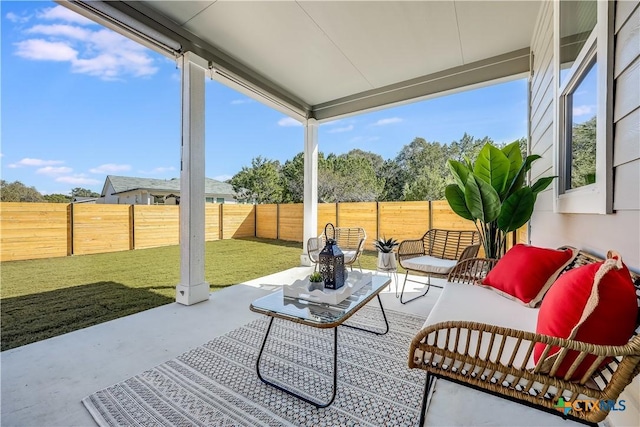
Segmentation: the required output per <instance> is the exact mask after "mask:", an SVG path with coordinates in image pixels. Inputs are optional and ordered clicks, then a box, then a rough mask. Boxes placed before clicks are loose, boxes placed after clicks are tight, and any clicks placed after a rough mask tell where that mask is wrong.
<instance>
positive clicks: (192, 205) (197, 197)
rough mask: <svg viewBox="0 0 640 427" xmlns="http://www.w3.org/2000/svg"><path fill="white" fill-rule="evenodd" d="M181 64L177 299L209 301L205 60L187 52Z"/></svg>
mask: <svg viewBox="0 0 640 427" xmlns="http://www.w3.org/2000/svg"><path fill="white" fill-rule="evenodd" d="M181 66H182V155H181V168H180V284H178V286H177V287H176V302H178V303H180V304H184V305H192V304H195V303H198V302H201V301H208V300H209V283H207V282H205V280H204V252H205V244H204V242H205V240H204V221H205V209H204V194H205V193H204V179H205V174H204V173H205V172H204V157H205V155H204V95H205V92H204V91H205V87H204V79H205V70H206V69H207V68H208V64H207V61H205V60H204V59H202V58H200V57H199V56H197V55H195V54H193V53H191V52H187V53H185V54H184V55H183V56H182V58H181Z"/></svg>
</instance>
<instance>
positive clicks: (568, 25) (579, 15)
mask: <svg viewBox="0 0 640 427" xmlns="http://www.w3.org/2000/svg"><path fill="white" fill-rule="evenodd" d="M612 12H613V11H612V7H611V6H610V5H609V2H598V1H595V0H586V1H561V2H556V3H555V13H554V16H555V17H556V18H555V31H554V34H555V37H554V43H555V50H554V52H555V55H554V56H555V64H556V81H557V85H556V86H555V87H556V89H555V90H556V97H555V99H556V114H557V116H556V135H557V138H556V140H557V141H558V146H557V159H558V162H557V171H558V179H557V180H556V189H557V192H556V203H555V210H556V211H557V212H573V213H610V212H611V193H612V191H611V189H610V186H611V182H612V179H611V177H610V175H611V155H610V152H611V149H610V147H611V139H612V138H611V128H612V120H611V110H612V107H611V105H612V93H611V92H612V91H611V88H612V70H611V67H612V64H613V60H612V59H611V58H610V55H611V54H612V53H613V52H612V51H613V49H612V48H609V43H611V41H612V36H611V35H610V28H611V27H612V25H611V24H610V23H611V20H612V17H613V13H612Z"/></svg>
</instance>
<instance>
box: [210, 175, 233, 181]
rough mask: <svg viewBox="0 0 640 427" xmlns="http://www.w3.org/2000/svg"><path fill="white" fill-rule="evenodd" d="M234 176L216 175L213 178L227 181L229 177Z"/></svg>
mask: <svg viewBox="0 0 640 427" xmlns="http://www.w3.org/2000/svg"><path fill="white" fill-rule="evenodd" d="M231 178H233V175H218V176H214V177H213V179H215V180H217V181H222V182H224V181H226V180H228V179H231Z"/></svg>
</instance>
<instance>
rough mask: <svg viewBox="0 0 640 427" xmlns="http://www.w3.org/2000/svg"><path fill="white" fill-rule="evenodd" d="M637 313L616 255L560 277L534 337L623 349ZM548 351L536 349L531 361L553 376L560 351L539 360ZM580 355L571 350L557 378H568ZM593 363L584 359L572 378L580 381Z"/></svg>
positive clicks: (625, 273)
mask: <svg viewBox="0 0 640 427" xmlns="http://www.w3.org/2000/svg"><path fill="white" fill-rule="evenodd" d="M616 255H617V254H616ZM637 313H638V301H637V298H636V290H635V287H634V285H633V282H632V281H631V276H630V274H629V270H628V269H627V267H626V266H625V265H624V264H622V260H621V259H620V258H619V256H618V257H617V258H610V259H608V260H607V261H605V262H598V263H593V264H588V265H585V266H582V267H579V268H575V269H573V270H570V271H568V272H566V273H564V274H563V275H562V276H560V278H559V279H558V280H557V281H556V283H554V285H553V286H552V287H551V289H550V290H549V292H548V293H547V296H546V297H545V298H544V301H542V305H541V306H540V313H538V325H537V327H536V333H538V334H543V335H550V336H554V337H559V338H568V339H573V340H577V341H582V342H587V343H591V344H600V345H616V346H618V345H624V344H626V343H627V342H628V340H629V337H631V335H632V334H633V332H634V329H635V322H636V317H637ZM545 347H546V345H545V344H541V343H538V344H536V345H535V348H534V352H533V360H534V362H535V363H536V365H537V364H538V363H542V372H545V373H549V372H550V371H551V367H552V365H553V363H554V362H555V359H556V357H557V353H558V350H559V349H558V347H553V348H551V350H550V351H549V353H548V354H547V357H546V358H545V359H544V360H540V357H541V356H542V353H543V352H544V349H545ZM578 354H579V353H578V352H577V351H570V352H568V353H567V355H566V356H565V358H564V360H563V361H562V363H560V366H559V367H558V370H557V371H556V372H555V374H554V375H555V376H557V377H564V376H565V375H566V374H567V371H568V370H569V368H570V367H571V364H572V363H573V361H574V360H575V359H576V357H577V356H578ZM594 360H595V356H587V357H585V359H584V361H583V362H582V363H581V364H580V365H579V366H578V368H577V369H576V371H575V372H574V373H573V374H572V375H571V378H570V379H572V380H580V379H581V378H582V376H584V374H585V373H586V372H587V370H588V369H589V366H590V365H591V364H592V363H593V361H594ZM607 362H608V361H606V360H605V362H604V363H607Z"/></svg>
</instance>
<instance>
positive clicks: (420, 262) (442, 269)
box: [402, 255, 458, 275]
mask: <svg viewBox="0 0 640 427" xmlns="http://www.w3.org/2000/svg"><path fill="white" fill-rule="evenodd" d="M457 263H458V261H456V260H452V259H442V258H436V257H433V256H429V255H424V256H419V257H416V258H409V259H406V260H404V261H402V266H403V267H404V268H408V269H410V270H418V271H424V272H425V273H433V274H442V275H447V274H449V272H450V271H451V270H453V267H455V266H456V264H457Z"/></svg>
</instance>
